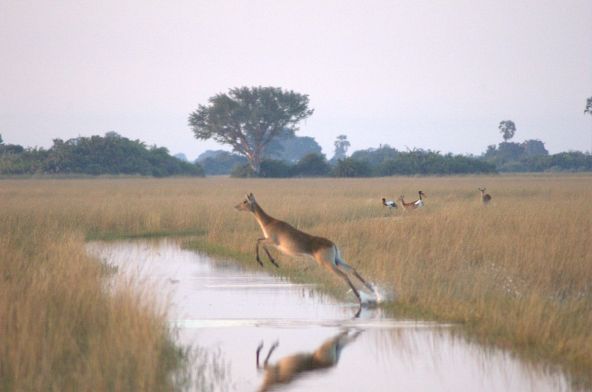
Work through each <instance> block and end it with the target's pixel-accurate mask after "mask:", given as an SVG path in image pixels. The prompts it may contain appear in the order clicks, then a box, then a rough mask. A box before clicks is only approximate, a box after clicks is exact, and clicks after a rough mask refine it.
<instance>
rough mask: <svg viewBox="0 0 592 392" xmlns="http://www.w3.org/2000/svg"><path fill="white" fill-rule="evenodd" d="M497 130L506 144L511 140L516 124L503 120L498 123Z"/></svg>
mask: <svg viewBox="0 0 592 392" xmlns="http://www.w3.org/2000/svg"><path fill="white" fill-rule="evenodd" d="M498 129H499V130H500V133H501V134H502V137H503V138H504V141H505V142H507V141H508V140H510V139H511V138H513V137H514V134H515V133H516V124H514V121H512V120H504V121H501V122H500V123H499V126H498Z"/></svg>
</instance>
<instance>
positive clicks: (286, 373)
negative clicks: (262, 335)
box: [257, 330, 362, 392]
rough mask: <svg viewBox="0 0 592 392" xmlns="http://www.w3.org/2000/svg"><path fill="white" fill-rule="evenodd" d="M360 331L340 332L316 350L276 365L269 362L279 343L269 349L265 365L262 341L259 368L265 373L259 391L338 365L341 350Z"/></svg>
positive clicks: (287, 357)
mask: <svg viewBox="0 0 592 392" xmlns="http://www.w3.org/2000/svg"><path fill="white" fill-rule="evenodd" d="M360 333H362V331H355V332H354V333H352V334H350V333H349V331H347V330H346V331H343V332H340V333H339V334H338V335H337V336H334V337H332V338H330V339H327V340H326V341H324V342H323V344H322V345H321V346H320V347H319V348H317V349H316V350H315V351H314V352H312V353H299V354H293V355H289V356H286V357H283V358H281V359H280V360H278V361H277V362H276V364H275V365H269V364H268V362H269V357H271V354H272V353H273V351H274V350H275V349H276V347H277V346H278V343H277V342H276V343H274V344H273V346H271V348H270V349H269V352H268V353H267V357H266V358H265V360H264V361H263V366H261V365H260V364H259V353H260V352H261V349H262V348H263V343H261V344H260V345H259V347H257V369H258V370H263V371H265V375H264V377H263V384H262V385H261V387H260V388H259V391H260V392H264V391H268V390H271V389H273V387H274V386H275V385H277V384H288V383H290V382H292V381H294V379H295V378H297V377H298V376H299V375H301V374H303V373H305V372H310V371H314V370H321V369H327V368H330V367H333V366H335V365H337V362H339V356H340V355H341V350H343V348H344V347H345V346H346V345H348V344H349V343H351V342H353V341H354V340H355V339H356V338H357V337H358V335H360Z"/></svg>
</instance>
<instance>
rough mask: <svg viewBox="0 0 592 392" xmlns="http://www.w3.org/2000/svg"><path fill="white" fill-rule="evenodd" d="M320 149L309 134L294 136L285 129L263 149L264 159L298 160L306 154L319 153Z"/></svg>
mask: <svg viewBox="0 0 592 392" xmlns="http://www.w3.org/2000/svg"><path fill="white" fill-rule="evenodd" d="M321 152H322V149H321V146H320V145H319V143H317V141H316V140H315V139H314V138H312V137H310V136H296V135H295V134H294V132H292V131H290V130H288V129H286V130H284V132H282V133H281V134H280V135H278V137H277V138H275V139H274V140H272V141H271V142H270V143H269V145H268V146H267V148H266V149H265V159H276V160H283V161H287V162H298V161H299V160H300V159H302V158H303V157H304V156H306V155H308V154H321Z"/></svg>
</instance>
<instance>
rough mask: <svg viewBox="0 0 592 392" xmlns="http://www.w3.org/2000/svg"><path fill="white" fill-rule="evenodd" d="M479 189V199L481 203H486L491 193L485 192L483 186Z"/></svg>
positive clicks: (489, 199)
mask: <svg viewBox="0 0 592 392" xmlns="http://www.w3.org/2000/svg"><path fill="white" fill-rule="evenodd" d="M479 190H480V191H481V201H482V202H483V204H485V205H488V204H489V202H490V201H491V195H490V194H489V193H485V188H479Z"/></svg>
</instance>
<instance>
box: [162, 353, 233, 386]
mask: <svg viewBox="0 0 592 392" xmlns="http://www.w3.org/2000/svg"><path fill="white" fill-rule="evenodd" d="M184 358H185V364H184V366H182V367H180V368H179V369H178V371H177V372H176V373H175V374H174V375H173V379H174V382H175V385H176V387H177V389H179V390H197V391H203V392H226V391H230V390H234V389H235V388H234V387H233V385H232V384H231V377H230V365H229V364H228V363H227V362H226V360H225V359H224V358H223V356H222V353H221V351H220V349H218V350H215V351H208V350H206V349H204V348H202V347H192V348H188V349H186V350H185V353H184Z"/></svg>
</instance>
